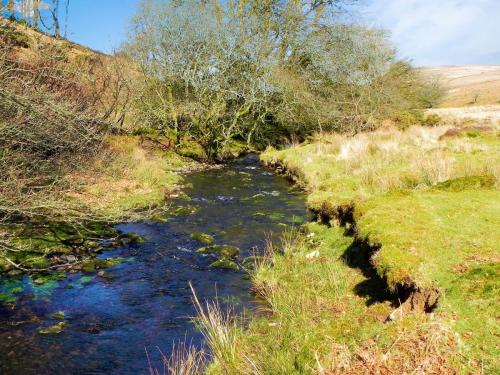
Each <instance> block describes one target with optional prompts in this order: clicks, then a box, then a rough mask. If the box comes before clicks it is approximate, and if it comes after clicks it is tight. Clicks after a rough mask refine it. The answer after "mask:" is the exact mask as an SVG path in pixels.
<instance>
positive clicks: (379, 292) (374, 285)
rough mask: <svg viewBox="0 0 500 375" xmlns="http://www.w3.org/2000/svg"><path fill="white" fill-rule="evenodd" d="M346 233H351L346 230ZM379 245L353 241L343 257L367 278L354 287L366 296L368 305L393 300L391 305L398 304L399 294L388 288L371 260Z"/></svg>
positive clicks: (361, 294)
mask: <svg viewBox="0 0 500 375" xmlns="http://www.w3.org/2000/svg"><path fill="white" fill-rule="evenodd" d="M346 235H350V233H348V231H346ZM378 249H379V247H370V246H368V245H367V244H365V243H363V242H359V241H353V243H352V244H351V245H350V246H349V247H348V248H347V249H346V250H345V251H344V253H343V254H342V256H341V258H342V260H343V261H344V262H345V264H347V265H348V266H349V267H351V268H355V269H358V270H360V271H361V273H362V274H363V276H364V277H366V279H365V280H363V281H362V282H360V283H358V284H357V285H356V286H355V287H354V292H355V293H356V294H357V295H358V296H360V297H363V298H366V305H367V306H371V305H373V304H375V303H380V302H391V305H398V304H399V303H398V301H397V296H395V295H394V294H393V293H391V292H390V291H389V290H388V288H387V283H386V281H385V280H384V279H383V278H382V277H380V276H379V275H378V274H377V272H376V270H375V268H374V267H373V265H372V264H371V262H370V259H371V257H372V255H373V254H374V253H375V252H376V251H377V250H378Z"/></svg>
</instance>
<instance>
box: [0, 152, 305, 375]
mask: <svg viewBox="0 0 500 375" xmlns="http://www.w3.org/2000/svg"><path fill="white" fill-rule="evenodd" d="M185 182H186V184H187V185H188V186H191V187H188V188H186V189H185V192H186V194H187V195H188V196H189V197H190V198H191V199H190V200H189V201H187V200H181V199H179V200H177V201H173V202H172V209H171V212H172V213H171V214H169V215H167V216H166V217H165V219H166V221H165V222H141V223H136V224H127V225H121V226H119V227H118V229H119V230H120V231H123V232H126V233H127V232H133V233H137V234H139V235H141V236H143V237H144V238H145V239H146V241H145V242H144V243H138V244H130V245H127V246H123V247H120V248H115V249H113V250H110V251H106V252H105V253H103V254H102V255H101V257H102V258H112V257H122V258H123V262H122V263H120V264H118V265H116V266H114V267H112V268H110V269H108V270H106V274H107V275H108V276H109V277H108V278H103V277H99V276H98V275H97V273H75V274H70V275H68V276H67V277H66V278H64V279H63V280H59V281H49V282H47V283H45V284H43V285H37V284H36V283H34V282H33V280H32V279H31V278H29V277H24V278H21V279H3V280H0V293H3V295H4V297H5V296H6V295H7V296H9V295H10V296H15V302H14V301H10V303H5V301H4V302H1V301H0V374H5V375H7V374H8V375H31V374H37V375H43V374H51V375H54V374H61V375H62V374H64V375H68V374H121V375H123V374H134V375H137V374H146V373H148V361H147V357H146V354H145V351H146V350H147V352H148V354H149V357H150V359H151V361H152V364H153V366H155V367H158V368H159V369H160V370H162V367H161V366H160V364H159V363H160V362H159V358H160V354H159V350H158V349H161V351H162V352H163V353H165V354H167V355H168V354H169V350H170V349H171V348H172V344H173V343H177V342H179V341H181V342H187V343H192V344H194V345H201V344H202V337H201V334H200V333H199V332H198V331H197V330H196V329H195V328H194V326H193V323H192V322H191V319H190V317H192V316H193V315H195V311H194V307H193V305H192V303H191V291H190V289H189V285H188V283H189V282H191V283H192V285H193V287H194V288H195V290H196V292H197V294H198V297H199V298H200V300H203V299H209V300H213V299H215V298H218V299H219V301H220V302H221V303H222V304H226V303H229V304H231V305H234V306H235V307H236V309H238V310H239V311H242V310H243V309H248V310H249V311H251V310H252V307H254V306H255V303H256V301H254V299H253V297H252V295H251V293H250V284H249V281H248V280H247V278H246V277H245V272H244V271H242V270H239V271H235V270H230V269H216V268H212V267H210V264H211V263H213V262H214V261H215V260H216V258H214V256H212V255H205V254H200V253H197V252H196V250H197V249H198V248H200V247H202V246H203V245H202V244H200V243H198V242H197V241H196V240H193V239H191V238H190V235H191V234H192V233H194V232H202V233H206V234H210V235H212V236H213V237H214V238H215V242H216V244H228V245H233V246H237V247H238V248H240V250H241V251H240V255H239V257H238V262H240V263H241V261H242V260H243V259H244V258H245V257H247V256H250V255H253V253H254V252H255V251H257V252H258V251H259V250H262V248H263V245H264V240H265V238H266V235H267V234H270V233H272V235H273V236H274V237H275V238H276V237H277V236H279V234H280V233H281V232H282V231H283V229H284V228H285V227H286V226H290V225H295V224H298V223H301V222H303V221H304V220H305V219H306V216H307V212H306V208H305V202H304V195H303V194H302V193H300V192H299V191H297V190H295V189H294V188H293V187H292V186H290V184H289V183H288V182H287V181H285V179H284V178H282V177H279V176H276V175H274V174H272V173H269V172H267V171H266V170H265V169H264V168H263V167H262V166H260V165H259V163H258V159H257V157H255V156H248V157H246V158H244V159H241V160H238V161H236V162H234V163H232V164H229V165H228V166H226V167H225V168H224V169H220V170H209V171H203V172H197V173H193V174H191V175H189V176H187V177H186V181H185ZM57 312H64V317H61V316H60V315H61V314H60V313H59V314H57ZM55 313H56V314H55ZM54 314H55V315H54ZM249 314H251V312H250V313H249ZM58 315H59V316H58ZM247 315H248V314H247ZM62 320H64V321H65V324H66V325H65V328H64V330H63V331H62V332H61V333H56V334H41V333H40V330H43V329H44V328H46V327H50V326H53V325H55V324H57V323H58V322H60V321H62ZM160 372H161V371H160Z"/></svg>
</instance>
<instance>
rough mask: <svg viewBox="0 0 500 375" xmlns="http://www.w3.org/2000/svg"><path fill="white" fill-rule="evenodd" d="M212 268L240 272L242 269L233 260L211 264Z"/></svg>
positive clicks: (221, 260) (217, 261) (224, 259)
mask: <svg viewBox="0 0 500 375" xmlns="http://www.w3.org/2000/svg"><path fill="white" fill-rule="evenodd" d="M210 267H212V268H222V269H230V270H239V269H240V267H239V266H238V265H237V264H236V263H235V262H234V261H232V260H231V259H226V258H223V259H219V260H216V261H215V262H213V263H212V264H210Z"/></svg>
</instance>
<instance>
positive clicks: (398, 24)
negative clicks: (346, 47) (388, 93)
mask: <svg viewBox="0 0 500 375" xmlns="http://www.w3.org/2000/svg"><path fill="white" fill-rule="evenodd" d="M364 14H365V18H366V19H367V20H368V22H369V23H371V24H373V25H375V26H379V27H382V28H384V29H387V30H389V31H390V32H391V35H392V40H393V41H394V44H395V45H396V47H397V48H398V50H399V54H400V56H401V57H404V58H409V59H412V60H413V61H414V62H415V63H416V64H417V65H453V64H500V0H370V1H369V2H368V4H367V6H366V8H365V9H364Z"/></svg>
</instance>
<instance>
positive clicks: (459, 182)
mask: <svg viewBox="0 0 500 375" xmlns="http://www.w3.org/2000/svg"><path fill="white" fill-rule="evenodd" d="M495 184H496V178H495V176H493V175H485V176H467V177H459V178H454V179H451V180H447V181H444V182H441V183H439V184H437V185H436V186H435V188H436V189H438V190H444V191H464V190H467V189H484V188H488V189H489V188H494V187H495Z"/></svg>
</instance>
